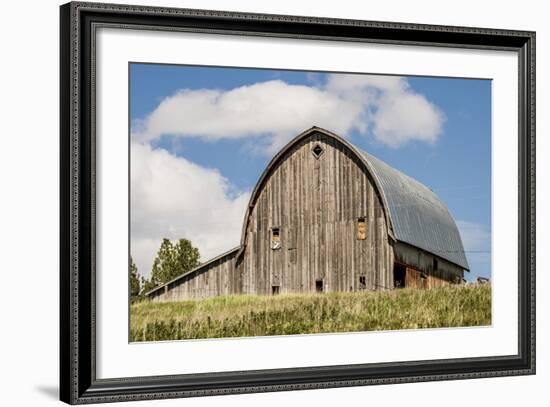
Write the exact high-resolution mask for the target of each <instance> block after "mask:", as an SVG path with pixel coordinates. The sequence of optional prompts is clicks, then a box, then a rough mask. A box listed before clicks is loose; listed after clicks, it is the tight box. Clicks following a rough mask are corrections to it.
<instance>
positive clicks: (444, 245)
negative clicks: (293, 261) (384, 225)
mask: <svg viewBox="0 0 550 407" xmlns="http://www.w3.org/2000/svg"><path fill="white" fill-rule="evenodd" d="M315 132H319V133H322V134H324V135H327V136H330V137H332V138H334V139H335V140H337V141H339V142H340V143H342V144H343V145H345V146H346V147H347V148H348V149H349V150H350V151H352V152H353V153H355V154H356V155H357V157H358V158H359V159H360V160H361V161H362V162H363V163H364V164H365V167H366V168H367V169H368V170H369V172H370V173H371V174H372V176H373V178H374V181H375V184H376V187H377V189H378V191H379V193H380V195H381V197H382V201H383V203H384V207H385V208H384V212H385V213H386V216H387V217H388V219H389V223H390V225H391V226H392V230H391V231H390V235H392V237H394V238H395V239H396V240H397V241H400V242H404V243H407V244H410V245H412V246H415V247H418V248H420V249H422V250H425V251H427V252H429V253H432V254H435V255H437V256H439V257H441V258H443V259H445V260H447V261H450V262H451V263H454V264H456V265H458V266H460V267H462V268H464V269H466V270H469V266H468V261H467V259H466V255H465V253H464V247H463V245H462V239H461V238H460V233H459V231H458V227H457V226H456V223H455V221H454V219H453V217H452V216H451V214H450V213H449V211H448V209H447V207H446V206H445V204H444V203H443V202H442V201H441V200H440V199H439V198H438V197H437V195H436V194H435V193H434V192H433V191H431V190H430V189H429V188H428V187H426V186H425V185H423V184H422V183H420V182H419V181H416V180H415V179H413V178H411V177H409V176H408V175H405V174H403V173H402V172H400V171H398V170H396V169H395V168H393V167H391V166H389V165H388V164H386V163H385V162H383V161H382V160H380V159H378V158H376V157H374V156H372V155H370V154H369V153H367V152H364V151H361V150H359V149H358V148H356V147H355V146H354V145H353V144H351V143H349V142H348V141H347V140H345V139H344V138H342V137H340V136H339V135H337V134H334V133H332V132H330V131H328V130H325V129H323V128H320V127H316V126H314V127H311V128H310V129H307V130H306V131H304V132H302V133H300V134H299V135H298V136H296V137H295V138H294V139H293V140H291V141H290V142H289V143H288V144H287V145H286V146H284V147H283V148H282V149H281V150H280V151H279V152H278V153H277V154H276V155H275V156H274V157H273V159H272V160H271V162H270V163H269V164H268V166H267V167H266V168H265V170H264V172H263V173H262V175H261V176H260V179H259V180H258V182H257V184H256V187H255V188H254V191H253V192H252V194H251V197H250V202H249V204H248V209H247V213H246V215H245V220H244V223H243V229H242V234H241V250H240V251H239V254H238V255H237V256H239V255H240V253H241V252H242V250H243V249H244V246H245V236H246V227H247V223H248V216H249V213H250V209H251V208H252V207H253V206H254V202H255V200H256V197H257V196H258V194H259V192H260V189H261V186H262V184H263V182H264V181H265V179H266V178H267V177H268V176H269V174H270V173H271V171H272V169H273V168H274V167H275V166H276V164H277V163H278V162H279V161H280V160H281V159H283V157H284V156H285V155H286V154H287V152H289V151H291V149H292V147H293V146H294V145H296V144H297V143H298V142H300V141H301V140H303V139H304V138H306V137H308V136H309V135H311V134H312V133H315ZM392 232H393V233H392Z"/></svg>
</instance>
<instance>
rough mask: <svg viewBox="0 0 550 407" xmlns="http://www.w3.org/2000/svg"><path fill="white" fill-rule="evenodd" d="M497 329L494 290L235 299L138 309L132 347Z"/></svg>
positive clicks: (474, 288) (457, 288)
mask: <svg viewBox="0 0 550 407" xmlns="http://www.w3.org/2000/svg"><path fill="white" fill-rule="evenodd" d="M490 324H491V287H490V285H464V286H454V287H445V288H434V289H429V290H419V289H412V288H409V289H407V288H405V289H398V290H392V291H360V292H334V293H322V294H288V295H283V294H282V295H276V296H252V295H236V296H226V297H213V298H207V299H204V300H192V301H179V302H149V301H143V302H140V303H137V304H133V305H131V308H130V336H131V338H130V339H131V341H132V342H136V341H160V340H175V339H201V338H226V337H239V336H240V337H242V336H265V335H292V334H311V333H328V332H357V331H372V330H391V329H418V328H440V327H465V326H483V325H490Z"/></svg>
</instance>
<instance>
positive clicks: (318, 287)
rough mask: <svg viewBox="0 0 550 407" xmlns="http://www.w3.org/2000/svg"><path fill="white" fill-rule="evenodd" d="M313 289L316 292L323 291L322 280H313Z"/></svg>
mask: <svg viewBox="0 0 550 407" xmlns="http://www.w3.org/2000/svg"><path fill="white" fill-rule="evenodd" d="M315 291H316V292H318V293H322V292H323V280H316V281H315Z"/></svg>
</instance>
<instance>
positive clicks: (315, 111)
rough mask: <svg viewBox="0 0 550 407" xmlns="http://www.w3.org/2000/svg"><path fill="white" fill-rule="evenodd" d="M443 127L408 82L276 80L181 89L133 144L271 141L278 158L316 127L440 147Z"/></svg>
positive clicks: (137, 127)
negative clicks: (174, 139)
mask: <svg viewBox="0 0 550 407" xmlns="http://www.w3.org/2000/svg"><path fill="white" fill-rule="evenodd" d="M443 122H444V115H443V113H442V112H441V111H440V110H439V109H438V108H437V107H436V106H435V105H434V104H432V103H431V102H429V101H428V100H427V99H426V97H425V96H423V95H421V94H418V93H416V92H414V90H412V89H411V87H410V86H409V84H408V82H407V81H406V79H404V78H400V77H392V76H373V75H343V74H338V75H336V74H334V75H328V76H327V80H326V83H324V84H316V85H312V86H305V85H293V84H288V83H286V82H283V81H281V80H271V81H267V82H260V83H256V84H253V85H248V86H241V87H238V88H234V89H231V90H227V91H224V90H215V89H199V90H190V89H184V90H180V91H178V92H177V93H176V94H174V95H173V96H170V97H167V98H165V99H164V100H163V101H162V102H161V103H160V104H159V106H158V107H157V108H156V109H155V110H154V111H153V112H152V113H151V114H150V115H149V116H148V117H146V118H145V119H143V120H142V121H139V122H136V123H134V134H133V137H134V139H135V140H136V141H141V142H147V141H151V140H153V139H156V138H158V137H160V136H161V135H163V134H170V135H176V136H181V137H202V138H206V139H214V140H215V139H219V138H245V137H247V138H250V137H265V136H269V137H270V138H271V140H270V144H269V145H268V146H267V148H266V151H265V152H266V153H268V154H272V153H273V152H275V151H277V150H278V149H279V148H280V147H282V146H283V145H284V144H285V143H286V142H287V141H288V140H289V139H290V138H292V137H293V136H295V135H296V134H298V133H299V132H300V131H302V130H304V129H307V128H309V127H311V126H313V125H316V126H320V127H324V128H327V129H328V130H332V131H334V132H335V133H337V134H340V135H342V136H345V135H346V134H347V133H349V132H350V131H351V130H353V129H355V130H357V131H358V132H359V133H361V134H364V135H367V134H368V132H369V131H370V132H371V133H372V135H373V136H374V137H375V138H376V139H377V140H378V141H380V142H382V143H384V144H386V145H388V146H391V147H398V146H400V145H402V144H404V143H406V142H408V141H411V140H420V141H424V142H430V143H433V142H435V141H436V140H437V138H438V137H439V135H440V134H441V132H442V126H443Z"/></svg>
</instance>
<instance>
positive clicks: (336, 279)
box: [148, 127, 468, 301]
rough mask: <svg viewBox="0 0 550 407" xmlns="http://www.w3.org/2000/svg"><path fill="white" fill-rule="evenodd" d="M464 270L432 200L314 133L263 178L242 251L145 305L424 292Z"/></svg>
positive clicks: (295, 143) (450, 229) (332, 138)
mask: <svg viewBox="0 0 550 407" xmlns="http://www.w3.org/2000/svg"><path fill="white" fill-rule="evenodd" d="M464 270H468V262H467V260H466V256H465V253H464V248H463V245H462V240H461V238H460V234H459V232H458V229H457V226H456V223H455V221H454V220H453V218H452V216H451V214H450V213H449V211H448V210H447V208H446V206H445V205H444V204H443V202H441V200H440V199H439V198H438V197H437V196H436V194H435V193H434V192H432V191H431V190H430V189H429V188H427V187H426V186H424V185H423V184H421V183H420V182H418V181H416V180H414V179H412V178H411V177H409V176H407V175H405V174H403V173H401V172H399V171H398V170H396V169H394V168H392V167H390V166H389V165H387V164H386V163H384V162H382V161H381V160H379V159H377V158H375V157H373V156H372V155H370V154H368V153H366V152H364V151H360V150H358V149H357V148H356V147H354V146H353V145H352V144H350V143H349V142H348V141H346V140H345V139H343V138H342V137H340V136H338V135H336V134H333V133H331V132H329V131H327V130H324V129H321V128H318V127H313V128H311V129H309V130H306V131H305V132H303V133H301V134H300V135H298V136H297V137H296V138H294V139H293V140H292V141H291V142H289V143H288V144H287V145H286V146H285V147H284V148H283V149H282V150H281V151H280V152H279V153H278V154H277V155H276V156H275V157H274V158H273V159H272V160H271V162H270V163H269V165H268V166H267V168H266V169H265V170H264V172H263V173H262V175H261V177H260V179H259V180H258V183H257V184H256V187H255V189H254V191H253V193H252V195H251V198H250V202H249V205H248V208H247V211H246V214H245V217H244V222H243V227H242V235H241V241H240V245H239V246H238V247H235V248H234V249H232V250H230V251H228V252H226V253H223V254H221V255H219V256H218V257H216V258H214V259H211V260H209V261H207V262H205V263H203V264H201V265H200V266H199V267H197V268H195V269H194V270H191V271H189V272H187V273H185V274H183V275H181V276H179V277H177V278H175V279H173V280H172V281H169V282H168V283H166V284H164V285H162V286H159V287H157V288H155V289H153V290H152V291H150V292H149V293H148V296H149V298H151V299H153V300H155V301H165V300H183V299H191V298H205V297H210V296H218V295H229V294H261V295H276V294H280V293H303V292H325V291H356V290H378V289H393V288H399V287H417V288H430V287H436V286H442V285H447V284H450V283H456V282H461V281H462V279H463V274H464Z"/></svg>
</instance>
